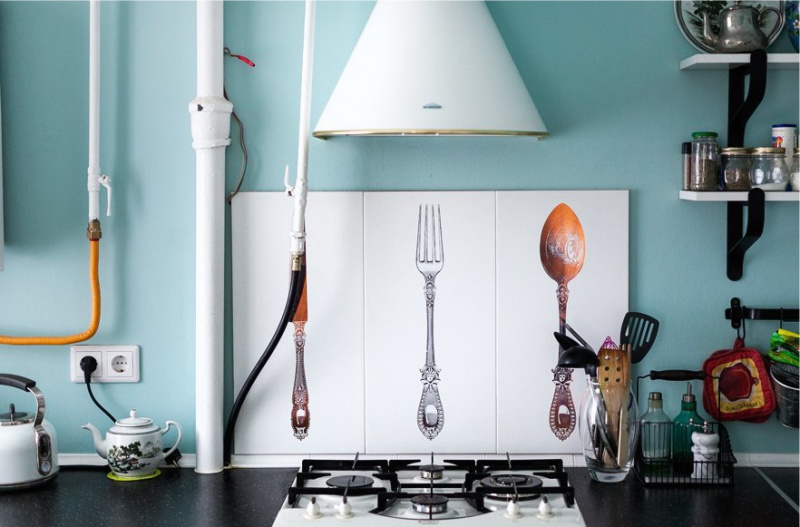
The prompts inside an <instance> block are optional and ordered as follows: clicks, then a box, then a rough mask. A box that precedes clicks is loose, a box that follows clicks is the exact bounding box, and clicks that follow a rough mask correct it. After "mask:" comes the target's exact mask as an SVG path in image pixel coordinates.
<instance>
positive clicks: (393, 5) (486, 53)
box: [314, 0, 547, 138]
mask: <svg viewBox="0 0 800 527" xmlns="http://www.w3.org/2000/svg"><path fill="white" fill-rule="evenodd" d="M338 135H531V136H537V137H539V138H541V137H544V136H546V135H547V129H546V128H545V126H544V123H543V122H542V119H541V117H540V116H539V112H538V111H537V110H536V106H535V105H534V104H533V100H532V99H531V96H530V94H529V93H528V90H527V88H526V87H525V83H524V82H523V81H522V77H521V76H520V74H519V71H518V70H517V68H516V66H515V65H514V61H513V60H512V59H511V55H510V54H509V53H508V49H507V48H506V46H505V43H504V42H503V38H502V37H501V36H500V32H499V31H498V30H497V26H496V25H495V23H494V20H492V16H491V14H490V13H489V10H488V9H487V7H486V4H484V3H483V2H475V1H463V2H458V1H414V0H379V1H378V3H377V4H376V5H375V9H374V10H373V12H372V15H371V16H370V18H369V21H368V22H367V26H366V27H365V28H364V32H363V33H362V34H361V38H360V39H359V41H358V44H356V48H355V50H354V51H353V54H352V55H351V57H350V61H349V62H348V63H347V66H346V67H345V69H344V72H343V73H342V76H341V78H340V79H339V82H338V84H337V85H336V88H335V89H334V91H333V94H332V95H331V98H330V100H329V101H328V105H327V106H326V107H325V110H324V111H323V112H322V116H321V117H320V119H319V122H318V123H317V126H316V128H315V130H314V136H315V137H322V138H326V137H331V136H338Z"/></svg>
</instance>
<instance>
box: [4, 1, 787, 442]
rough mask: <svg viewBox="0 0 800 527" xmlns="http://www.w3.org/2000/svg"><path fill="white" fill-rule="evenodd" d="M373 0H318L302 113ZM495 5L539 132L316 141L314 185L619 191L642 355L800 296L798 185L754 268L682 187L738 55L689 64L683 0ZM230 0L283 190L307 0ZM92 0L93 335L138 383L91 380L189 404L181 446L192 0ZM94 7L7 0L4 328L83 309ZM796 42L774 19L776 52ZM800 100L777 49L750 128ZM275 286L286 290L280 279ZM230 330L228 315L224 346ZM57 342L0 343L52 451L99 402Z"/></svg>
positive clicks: (229, 19) (765, 434)
mask: <svg viewBox="0 0 800 527" xmlns="http://www.w3.org/2000/svg"><path fill="white" fill-rule="evenodd" d="M372 5H373V4H372V3H370V2H321V3H319V4H318V8H317V34H316V59H315V70H314V85H313V103H312V121H313V122H316V119H317V118H318V117H319V114H320V113H321V111H322V109H323V107H324V104H325V102H326V100H327V97H328V95H329V94H330V92H331V91H332V89H333V86H334V85H335V83H336V81H337V79H338V76H339V73H340V72H341V70H342V68H343V67H344V64H345V63H346V61H347V58H348V57H349V54H350V51H351V50H352V47H353V45H354V44H355V41H356V40H357V39H358V36H359V34H360V32H361V29H362V27H363V25H364V23H365V21H366V19H367V18H368V16H369V13H370V11H371V9H372ZM489 8H490V10H491V12H492V14H493V16H494V17H495V20H496V22H497V24H498V27H499V29H500V31H501V33H502V35H503V37H504V38H505V40H506V43H507V44H508V46H509V48H510V51H511V54H512V56H513V57H514V59H515V61H516V62H517V65H518V66H519V69H520V71H521V73H522V76H523V78H524V80H525V82H526V83H527V85H528V87H529V89H530V91H531V92H532V94H533V97H534V100H535V101H536V104H537V107H538V109H539V111H540V113H541V115H542V118H543V119H544V121H545V123H546V124H547V126H548V128H549V130H550V132H551V134H552V135H551V137H549V138H547V139H546V140H543V141H540V142H537V141H535V140H533V139H526V138H406V139H394V138H374V139H364V138H361V139H335V140H330V141H320V140H316V139H315V140H312V142H311V151H310V174H309V179H310V186H311V188H312V190H400V189H402V190H429V189H430V190H432V189H436V190H440V189H444V190H456V189H617V188H624V189H629V190H630V192H631V205H630V206H631V210H630V217H631V242H630V243H631V248H630V254H631V257H630V258H631V259H630V280H631V282H630V291H631V293H630V307H631V308H632V309H635V310H640V311H644V312H647V313H650V314H652V315H654V316H656V317H657V318H658V319H660V320H661V323H662V327H661V332H660V334H659V340H658V342H657V344H656V346H655V348H654V349H653V351H652V352H651V354H650V355H649V356H648V357H647V359H645V361H644V362H643V363H642V364H641V365H640V367H639V372H640V373H641V372H646V371H649V370H650V369H666V368H687V369H699V368H700V366H701V364H702V362H703V360H704V359H705V358H706V357H707V356H708V355H710V353H711V352H712V351H714V350H716V349H720V348H725V347H729V346H730V345H731V343H732V341H733V338H734V336H735V332H734V331H733V330H732V329H731V328H730V324H729V322H728V321H726V320H725V319H724V314H723V313H724V309H725V307H726V306H728V304H729V302H730V298H731V297H733V296H739V297H741V298H742V300H743V301H744V303H745V304H747V305H751V306H757V307H759V306H763V307H767V306H775V307H779V306H792V307H797V305H798V303H799V301H798V206H797V204H794V203H792V204H786V203H771V204H768V207H767V219H766V227H765V235H764V237H763V238H762V239H761V240H760V241H759V242H758V243H756V244H755V245H754V246H753V248H752V249H751V250H750V251H749V252H748V253H747V256H746V261H745V271H744V272H745V275H744V278H743V279H742V280H741V281H739V282H731V281H729V280H728V279H727V278H726V277H725V233H726V213H725V211H726V208H725V205H724V204H722V203H711V204H700V203H692V202H685V201H680V200H678V197H677V194H678V187H679V184H680V159H679V152H680V143H681V142H683V141H686V140H687V138H688V137H689V134H690V133H691V132H692V131H694V130H700V129H703V130H705V129H711V130H718V131H719V132H720V134H721V142H722V143H723V144H724V143H725V140H726V138H725V136H726V133H725V127H726V115H727V98H726V89H727V74H726V73H725V72H712V71H705V72H681V71H680V70H679V69H678V64H679V62H680V61H681V60H682V59H684V58H686V57H688V56H690V55H691V54H693V53H694V49H693V48H692V47H691V46H690V45H689V44H688V43H687V42H686V40H685V39H684V38H683V37H682V36H681V34H680V32H679V31H678V28H677V24H676V23H675V19H674V15H673V12H672V9H673V3H672V2H666V1H662V2H608V1H604V2H491V3H490V5H489ZM225 16H226V19H225V30H226V37H225V45H226V46H228V47H230V48H231V49H232V50H233V52H234V53H240V54H243V55H246V56H248V57H249V58H251V59H252V60H253V61H254V62H255V63H256V64H257V67H256V68H255V69H250V68H247V67H246V66H244V65H243V64H241V63H240V62H238V61H236V60H234V59H226V63H225V67H226V87H227V89H228V93H229V96H230V97H231V99H232V100H233V103H234V106H235V108H236V111H237V113H238V114H239V115H240V117H241V118H242V119H243V120H244V122H245V125H246V127H247V128H246V132H247V141H248V148H249V151H250V168H249V170H248V176H247V179H246V181H245V184H244V190H281V189H282V179H283V166H284V164H286V163H290V164H294V162H295V158H296V148H297V121H298V118H297V114H298V108H299V81H300V57H301V46H302V25H303V4H302V3H301V2H297V1H292V2H229V3H226V6H225ZM102 19H103V37H102V38H103V51H102V60H103V71H102V83H103V84H102V114H101V121H102V124H101V127H102V131H103V133H102V144H101V166H102V168H103V170H104V172H105V173H107V174H109V175H110V176H112V178H114V184H115V187H114V189H115V190H114V192H115V196H114V198H115V201H114V215H113V216H112V217H110V218H103V219H102V223H103V230H104V238H103V241H102V242H101V280H102V286H103V294H104V305H103V308H104V311H103V313H104V314H103V320H102V323H101V328H100V331H99V332H98V334H97V336H96V337H94V338H93V339H92V341H91V342H92V343H109V344H129V343H130V344H139V345H141V346H142V382H141V383H139V384H136V385H118V386H113V385H98V386H97V387H96V393H97V395H98V397H99V398H100V399H101V400H102V401H104V402H106V403H107V405H108V406H109V408H110V409H111V410H112V412H114V413H116V414H118V415H122V414H123V413H124V411H125V409H126V408H129V407H136V408H137V409H139V410H140V412H141V413H142V414H146V415H148V416H151V417H153V418H154V419H156V420H157V421H159V422H163V421H164V420H166V419H175V420H178V421H180V422H181V423H182V424H183V425H184V428H185V429H186V431H187V439H186V441H187V444H186V446H185V448H184V451H187V452H193V451H194V437H193V428H194V426H193V424H194V373H193V368H194V153H193V151H192V149H191V144H190V143H191V137H190V133H189V117H188V111H187V107H188V102H189V101H190V100H191V99H192V98H193V97H194V95H195V79H194V75H195V62H194V60H195V59H194V48H195V45H194V34H195V30H194V22H195V16H194V4H193V3H190V2H177V3H168V2H131V3H114V2H104V3H103V14H102ZM87 25H88V6H87V5H86V4H85V3H83V2H80V3H77V2H76V3H51V2H45V3H38V2H3V3H2V4H0V43H1V44H0V81H1V82H2V89H3V91H2V97H3V99H2V105H3V106H2V115H3V152H4V160H3V163H4V165H3V167H4V174H5V220H6V241H7V247H6V249H7V253H6V270H5V271H3V272H2V273H0V295H2V298H3V301H2V302H1V303H0V332H4V333H15V334H19V333H27V332H35V331H38V330H39V329H40V328H46V329H47V330H48V331H54V332H68V331H74V330H76V329H79V330H82V329H83V327H84V326H85V325H86V324H87V323H88V322H87V321H88V317H89V299H88V290H87V284H86V278H85V276H86V263H87V250H86V245H87V244H86V241H85V237H84V232H83V231H84V229H85V225H86V223H85V222H86V219H85V217H86V212H85V211H86V204H85V202H86V194H85V179H86V175H85V174H86V164H87V157H86V148H87V147H86V143H87V141H86V133H87V124H86V120H87V119H86V112H87V107H88V101H87V99H88V96H87V93H86V90H87V88H86V84H87V80H86V79H87V77H88V66H87V59H86V55H87V48H88V36H87V32H86V31H87V30H86V28H87ZM790 49H791V47H790V45H789V41H788V38H787V37H786V35H781V37H780V38H779V40H778V42H776V44H775V45H774V46H773V48H771V49H770V51H774V52H788V51H789V50H790ZM798 120H800V119H798V74H797V71H796V70H795V71H772V72H770V76H769V82H768V87H767V94H766V99H765V101H764V103H763V104H762V105H761V107H760V108H759V109H758V111H757V112H756V114H755V115H754V117H753V118H752V119H751V121H750V124H749V126H748V131H747V134H746V141H745V142H746V143H747V144H748V145H763V144H767V143H768V142H769V140H770V138H769V135H770V134H769V132H770V126H771V124H773V123H777V122H797V121H798ZM236 139H237V135H236V133H235V132H234V140H236ZM234 142H235V141H234ZM239 162H240V154H239V150H238V148H236V147H232V148H230V149H229V157H228V187H229V188H232V187H233V186H234V184H235V180H236V176H237V174H238V169H239ZM221 199H222V197H221ZM600 205H601V204H599V206H600ZM287 225H288V218H287ZM276 228H280V229H286V228H288V227H287V226H276ZM309 235H310V236H313V233H312V232H310V233H309ZM534 242H535V240H520V243H534ZM282 295H283V292H276V298H275V301H276V302H282V301H283V300H282V298H280V297H281V296H282ZM228 306H230V302H229V301H228ZM598 309H602V306H598ZM268 323H270V324H271V322H268ZM793 327H795V328H796V324H794V325H793ZM747 329H748V331H747V333H748V343H749V344H750V345H753V346H757V347H761V348H763V346H764V343H765V342H766V340H767V339H768V336H769V334H770V333H771V331H772V330H773V329H774V324H773V323H771V322H751V323H750V324H748V327H747ZM616 331H618V330H617V329H616V328H608V332H609V333H610V334H614V333H615V332H616ZM230 340H231V338H230V314H228V317H227V336H226V341H227V343H228V344H227V349H226V354H227V356H230ZM68 355H69V353H68V350H67V349H66V347H58V348H49V347H39V348H29V349H12V348H10V347H7V346H1V347H0V370H3V371H9V372H14V373H18V374H22V375H26V376H29V377H32V378H34V379H36V380H37V381H39V385H40V386H41V387H42V389H43V390H44V392H45V395H46V396H47V398H48V418H49V419H51V420H52V421H53V422H54V424H55V426H56V427H57V429H58V431H59V434H60V443H61V444H60V450H61V451H62V452H86V451H90V450H91V446H90V443H89V438H88V434H86V433H85V432H83V431H81V430H80V429H79V426H80V425H81V424H83V423H84V422H86V421H93V422H95V423H98V424H105V423H104V419H105V418H104V417H103V416H102V414H100V413H99V411H97V410H96V409H94V407H93V406H91V403H90V401H89V399H88V396H87V395H86V392H85V389H84V387H83V385H79V384H71V383H69V382H68ZM229 369H230V368H229V366H228V367H227V368H226V379H227V380H228V382H229V383H230V372H229ZM287 374H289V373H287ZM677 384H679V383H661V384H660V385H657V389H661V390H662V391H664V392H666V394H665V396H666V398H667V402H666V405H665V406H666V409H667V411H668V412H671V413H675V412H676V411H677V406H678V402H677V401H678V399H679V393H680V392H681V391H682V387H681V386H678V385H677ZM697 387H698V388H699V386H697ZM648 388H653V389H656V386H645V387H643V389H645V390H646V389H648ZM2 397H3V399H2V400H0V401H5V400H6V398H5V397H6V393H5V392H4V394H3V396H2ZM231 397H232V396H231V395H230V394H229V395H228V396H227V398H228V401H227V402H228V403H230V399H231ZM24 399H25V398H24V397H22V400H24ZM729 430H730V431H731V433H732V436H733V446H734V450H735V451H739V452H776V453H778V452H797V449H798V434H797V431H794V430H789V429H786V428H784V427H782V426H780V425H779V424H778V423H777V422H776V421H775V420H774V419H771V420H770V421H769V422H768V423H766V424H762V425H754V424H746V423H731V424H730V425H729ZM766 438H769V439H768V440H767V439H766Z"/></svg>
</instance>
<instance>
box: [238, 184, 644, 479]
mask: <svg viewBox="0 0 800 527" xmlns="http://www.w3.org/2000/svg"><path fill="white" fill-rule="evenodd" d="M562 202H563V203H566V204H568V205H569V206H570V207H571V208H572V209H573V210H574V212H575V213H576V215H577V216H578V218H579V219H580V221H581V223H582V224H583V229H584V233H585V237H586V247H587V249H586V260H585V263H584V267H583V269H582V270H581V272H580V274H579V275H578V276H577V277H576V278H575V279H574V280H573V281H571V282H570V284H569V289H570V291H571V294H570V300H569V305H568V314H567V317H568V320H569V323H570V324H571V325H572V326H573V327H574V328H575V329H577V330H578V331H579V332H580V333H581V334H582V335H583V337H584V338H585V339H586V340H588V341H589V342H590V343H591V345H592V346H595V347H598V348H599V346H600V344H601V343H602V341H603V339H604V338H605V337H606V336H607V335H611V336H612V338H614V339H616V338H617V337H618V336H619V326H620V322H621V321H622V318H623V316H624V314H625V312H626V311H627V307H628V305H627V304H628V243H629V239H628V192H627V191H622V190H619V191H497V192H495V191H467V192H458V191H454V192H312V193H309V199H308V217H307V222H306V223H307V230H308V253H307V258H308V306H309V322H308V324H307V326H306V332H307V341H306V351H305V365H306V377H307V380H308V389H309V400H310V404H309V407H310V415H311V426H310V431H309V435H308V438H306V439H305V440H303V441H298V440H296V439H295V438H294V436H293V435H292V430H291V427H290V422H289V416H290V410H291V389H292V381H293V376H294V346H293V341H292V339H291V329H288V330H287V333H286V334H285V335H284V338H283V340H282V341H281V343H280V345H279V346H278V348H277V350H276V351H275V353H274V354H273V356H272V358H271V359H270V361H269V362H268V363H267V365H266V367H265V368H264V370H263V372H262V374H261V377H260V378H259V379H258V380H257V381H256V384H255V386H254V387H253V389H252V391H251V392H250V396H249V397H248V400H247V402H246V403H245V404H244V406H243V408H242V413H241V415H240V418H239V421H238V425H237V429H236V434H235V437H236V440H235V445H234V458H235V459H234V461H235V462H236V463H237V464H243V463H244V464H248V463H251V464H260V465H265V464H270V463H277V462H279V461H276V460H280V459H285V457H286V456H298V455H300V456H317V455H332V454H348V453H349V454H354V453H355V452H356V451H358V452H361V453H365V454H370V455H386V454H387V453H389V454H391V453H394V454H398V453H399V454H415V455H419V454H420V453H426V452H427V453H429V452H431V451H432V450H434V451H436V452H437V454H447V455H461V454H471V453H472V454H474V453H476V452H480V453H504V452H510V453H514V454H531V453H535V454H550V455H554V454H564V455H569V454H577V453H579V452H580V451H581V450H580V442H579V440H578V430H577V428H576V429H575V431H574V432H573V434H572V436H570V437H569V438H568V439H567V440H566V441H561V440H559V439H558V438H556V437H555V436H554V435H553V433H552V432H551V431H550V429H549V420H548V411H549V407H550V403H551V400H552V397H553V391H554V384H553V382H552V380H553V373H552V371H551V370H552V368H553V367H554V366H555V365H556V362H557V356H558V345H557V343H556V341H555V339H554V338H553V332H554V331H556V330H558V302H557V299H556V289H557V285H556V283H555V282H554V281H553V280H552V279H550V278H549V277H548V276H547V274H546V273H545V271H544V270H543V268H542V265H541V261H540V256H539V238H540V235H541V229H542V226H543V225H544V222H545V220H546V218H547V216H548V215H549V214H550V211H551V210H553V208H555V207H556V205H558V204H559V203H562ZM426 203H427V204H436V205H439V206H440V207H441V216H442V229H443V238H444V253H445V264H444V268H443V269H442V271H441V272H440V273H439V275H438V276H437V278H436V287H437V295H436V301H435V309H434V321H435V330H434V338H435V348H436V363H437V367H439V368H440V369H441V374H440V375H441V380H440V382H439V391H440V394H441V397H442V403H443V408H444V415H445V421H444V423H445V424H444V428H443V430H442V432H441V433H440V434H439V435H438V437H436V438H435V439H434V440H433V441H430V440H428V439H427V438H425V437H424V436H423V435H422V433H421V432H420V431H419V429H418V428H417V422H416V413H417V405H418V403H419V400H420V396H421V394H422V383H421V382H420V368H422V367H423V366H424V364H425V345H426V314H425V301H424V295H423V290H424V280H423V277H422V275H421V274H420V273H419V271H418V270H417V269H416V265H415V263H414V258H415V245H416V236H417V219H418V214H419V206H420V205H421V204H422V205H424V204H426ZM599 204H602V206H598V205H599ZM291 207H292V201H291V200H290V199H288V198H286V197H285V195H284V194H283V193H278V192H245V193H240V194H239V195H237V197H236V198H235V200H234V202H233V206H232V251H231V254H232V275H233V331H234V335H233V344H234V352H233V355H234V357H233V381H234V382H233V384H234V387H233V388H234V392H237V391H238V390H239V388H240V387H241V385H242V383H243V382H244V379H245V377H246V376H247V374H248V372H249V370H250V369H251V368H252V366H253V364H254V363H255V362H256V360H257V358H258V356H259V355H260V353H261V352H262V351H263V349H264V347H265V345H266V343H267V342H268V340H269V338H270V337H271V335H272V333H273V331H274V329H275V324H276V323H277V321H278V320H279V317H280V312H281V310H282V308H283V305H284V302H285V295H286V291H287V288H288V278H289V270H288V265H289V236H288V232H289V223H290V222H289V220H290V218H291ZM282 226H283V227H282ZM600 306H602V308H601V309H599V307H600ZM584 386H585V380H584V374H583V372H582V371H576V372H575V374H574V379H573V383H572V396H573V399H574V402H575V405H576V408H577V406H578V405H579V404H580V399H581V396H582V393H583V390H584ZM259 456H266V458H261V457H259Z"/></svg>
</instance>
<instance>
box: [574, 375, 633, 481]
mask: <svg viewBox="0 0 800 527" xmlns="http://www.w3.org/2000/svg"><path fill="white" fill-rule="evenodd" d="M587 382H588V385H587V387H586V391H585V393H584V395H583V400H582V401H581V410H580V419H579V420H578V431H579V433H580V436H581V443H582V444H583V456H584V458H585V460H586V467H587V468H588V469H589V476H590V477H591V478H592V479H593V480H595V481H600V482H603V483H617V482H620V481H622V480H623V479H625V477H626V476H627V475H628V472H630V469H631V466H633V457H634V454H635V453H636V440H637V436H638V432H639V413H638V409H637V407H636V398H635V397H634V395H633V392H631V390H630V389H627V390H623V391H622V392H621V393H619V392H617V393H610V392H608V391H607V392H606V395H605V396H604V394H603V390H602V389H601V387H600V384H599V383H598V381H597V379H594V378H591V379H589V380H588V381H587ZM614 400H619V401H620V402H621V404H620V411H619V413H618V414H617V417H616V418H615V417H612V416H611V415H610V414H611V413H614V412H610V411H609V409H611V408H613V407H614V406H615V404H614Z"/></svg>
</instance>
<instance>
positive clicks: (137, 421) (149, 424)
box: [110, 409, 158, 434]
mask: <svg viewBox="0 0 800 527" xmlns="http://www.w3.org/2000/svg"><path fill="white" fill-rule="evenodd" d="M149 429H153V430H158V427H157V426H155V425H153V420H152V419H150V418H149V417H138V416H137V415H136V410H135V409H134V410H131V413H130V417H126V418H125V419H119V420H118V421H117V422H116V423H115V424H114V426H112V427H111V430H110V431H111V432H120V433H123V434H130V433H134V432H135V433H142V432H148V431H150V430H149Z"/></svg>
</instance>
